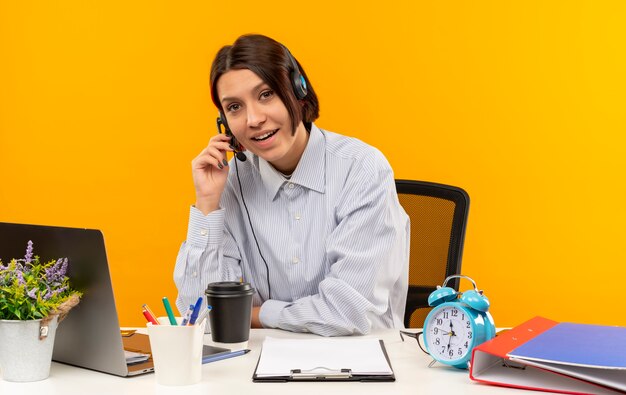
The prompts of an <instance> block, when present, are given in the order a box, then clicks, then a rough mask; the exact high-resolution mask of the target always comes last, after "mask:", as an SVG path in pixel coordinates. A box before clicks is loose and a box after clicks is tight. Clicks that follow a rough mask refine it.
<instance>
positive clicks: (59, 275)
mask: <svg viewBox="0 0 626 395" xmlns="http://www.w3.org/2000/svg"><path fill="white" fill-rule="evenodd" d="M45 272H46V279H48V283H50V284H60V283H62V282H63V279H64V278H65V272H67V258H59V259H58V260H57V261H56V263H55V264H54V265H52V266H51V267H49V268H47V269H46V270H45Z"/></svg>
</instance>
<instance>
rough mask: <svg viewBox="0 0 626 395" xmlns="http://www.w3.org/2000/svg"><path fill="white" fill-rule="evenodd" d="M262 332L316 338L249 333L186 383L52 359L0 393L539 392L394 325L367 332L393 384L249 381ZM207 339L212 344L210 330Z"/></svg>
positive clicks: (1, 387)
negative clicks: (504, 380) (240, 348)
mask: <svg viewBox="0 0 626 395" xmlns="http://www.w3.org/2000/svg"><path fill="white" fill-rule="evenodd" d="M265 336H272V337H281V338H294V337H298V338H305V337H316V336H314V335H305V334H295V333H290V332H285V331H280V330H272V329H254V330H252V332H251V336H250V342H249V348H250V349H251V350H252V351H251V352H250V353H248V354H246V355H244V356H241V357H236V358H231V359H226V360H223V361H219V362H214V363H209V364H206V365H203V366H202V381H201V382H200V383H198V384H195V385H190V386H184V387H166V386H162V385H158V384H156V380H155V376H154V374H145V375H141V376H137V377H130V378H122V377H117V376H112V375H108V374H104V373H99V372H94V371H90V370H86V369H81V368H76V367H72V366H68V365H64V364H60V363H56V362H53V363H52V368H51V370H50V377H49V378H48V379H46V380H43V381H39V382H34V383H10V382H6V381H4V380H1V379H0V394H7V395H8V394H11V395H22V394H24V395H41V394H46V395H56V394H58V395H74V394H77V395H78V394H80V395H83V394H90V395H99V394H118V395H123V394H128V395H136V394H159V395H170V394H172V395H174V394H184V395H211V394H212V395H222V394H225V395H226V394H249V395H252V394H255V395H256V394H271V395H276V394H278V395H280V394H293V393H297V394H298V395H306V394H315V395H318V394H320V391H323V393H324V392H325V393H327V394H335V393H337V394H339V393H341V394H346V393H347V394H358V395H368V394H372V395H373V394H376V395H379V394H412V395H417V394H438V393H442V394H481V395H482V394H486V395H489V394H505V393H508V394H523V393H529V394H531V393H537V392H535V391H533V392H527V391H520V390H511V389H505V388H500V387H492V386H487V385H482V384H479V383H475V382H472V381H471V380H470V378H469V374H468V372H467V371H465V370H458V369H455V368H451V367H446V366H444V365H441V364H435V365H434V366H433V367H431V368H428V364H429V363H430V361H431V359H430V357H428V356H427V355H425V354H424V353H423V352H422V351H420V349H419V348H418V347H417V344H415V340H413V339H409V338H407V339H406V340H405V341H404V342H402V341H401V340H400V336H399V334H398V331H397V330H387V331H383V332H377V333H374V334H372V335H371V336H370V337H376V338H381V339H383V340H384V341H385V346H386V348H387V352H388V354H389V358H390V360H391V364H392V367H393V369H394V372H395V375H396V381H395V382H392V383H359V382H338V383H329V382H326V383H294V382H290V383H253V382H252V374H253V372H254V368H255V366H256V363H257V361H258V359H259V353H260V351H261V346H262V344H263V339H264V338H265ZM205 343H207V344H210V335H206V337H205Z"/></svg>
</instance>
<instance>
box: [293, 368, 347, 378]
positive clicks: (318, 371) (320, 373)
mask: <svg viewBox="0 0 626 395" xmlns="http://www.w3.org/2000/svg"><path fill="white" fill-rule="evenodd" d="M290 377H291V379H292V380H326V379H331V380H332V379H349V378H351V377H352V369H339V370H337V369H329V368H326V367H323V366H318V367H316V368H313V369H292V370H291V376H290Z"/></svg>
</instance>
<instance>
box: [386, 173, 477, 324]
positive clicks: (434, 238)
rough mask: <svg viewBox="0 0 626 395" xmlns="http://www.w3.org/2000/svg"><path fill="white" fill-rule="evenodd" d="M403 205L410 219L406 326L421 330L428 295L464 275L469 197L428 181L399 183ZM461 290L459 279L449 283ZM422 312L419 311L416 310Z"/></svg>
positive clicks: (457, 190) (460, 191) (456, 189)
mask: <svg viewBox="0 0 626 395" xmlns="http://www.w3.org/2000/svg"><path fill="white" fill-rule="evenodd" d="M396 189H397V192H398V198H399V200H400V204H401V205H402V207H403V208H404V211H406V213H407V214H408V215H409V217H410V218H411V252H410V262H409V291H408V295H407V300H406V311H405V313H404V326H405V327H407V328H417V327H422V326H423V324H424V319H425V318H426V315H427V314H428V312H429V311H430V308H429V306H428V295H430V293H431V292H432V291H434V290H435V289H436V286H437V285H441V284H442V283H443V281H444V280H445V278H446V277H447V276H450V275H452V274H460V273H461V257H462V254H463V241H464V239H465V227H466V224H467V215H468V213H469V195H468V194H467V192H465V191H464V190H463V189H461V188H457V187H453V186H449V185H443V184H435V183H432V182H425V181H411V180H396ZM448 286H449V287H452V288H454V289H455V290H457V291H458V290H459V280H458V279H454V280H453V281H450V282H448ZM417 310H419V311H417Z"/></svg>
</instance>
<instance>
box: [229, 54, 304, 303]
mask: <svg viewBox="0 0 626 395" xmlns="http://www.w3.org/2000/svg"><path fill="white" fill-rule="evenodd" d="M282 47H283V49H284V51H285V54H286V55H287V59H288V60H289V63H290V64H291V70H290V71H289V80H290V81H291V88H292V89H293V93H294V95H295V96H296V98H297V99H298V100H303V99H304V98H305V97H306V96H307V94H308V90H307V84H306V80H305V78H304V76H303V75H302V74H301V73H300V68H299V67H298V62H296V59H295V58H294V57H293V56H292V55H291V52H289V49H287V47H285V46H284V45H283V46H282ZM222 127H223V128H224V131H223V132H224V134H226V136H229V137H230V145H231V147H233V154H234V155H235V158H237V160H235V161H234V162H235V172H236V173H237V182H238V184H239V192H240V193H241V202H242V203H243V207H244V208H245V209H246V215H247V217H248V223H249V224H250V229H251V230H252V237H254V242H255V243H256V247H257V250H258V251H259V255H260V256H261V259H262V260H263V263H264V264H265V270H266V272H265V273H266V278H267V293H268V299H272V288H271V285H270V268H269V265H268V264H267V261H266V260H265V257H263V254H262V253H261V247H260V246H259V241H258V240H257V238H256V234H255V232H254V227H253V226H252V220H251V219H250V211H248V206H247V205H246V201H245V199H244V198H243V188H242V187H241V178H240V177H239V166H238V165H237V162H239V161H241V162H245V161H246V159H247V158H246V154H244V153H243V152H242V151H243V149H242V148H243V147H242V146H241V144H239V142H238V141H237V139H236V138H235V136H234V135H233V132H232V131H231V130H230V128H229V127H228V122H227V121H226V117H225V116H224V113H223V112H222V111H221V110H220V111H219V116H218V117H217V132H218V133H220V134H221V133H222Z"/></svg>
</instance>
